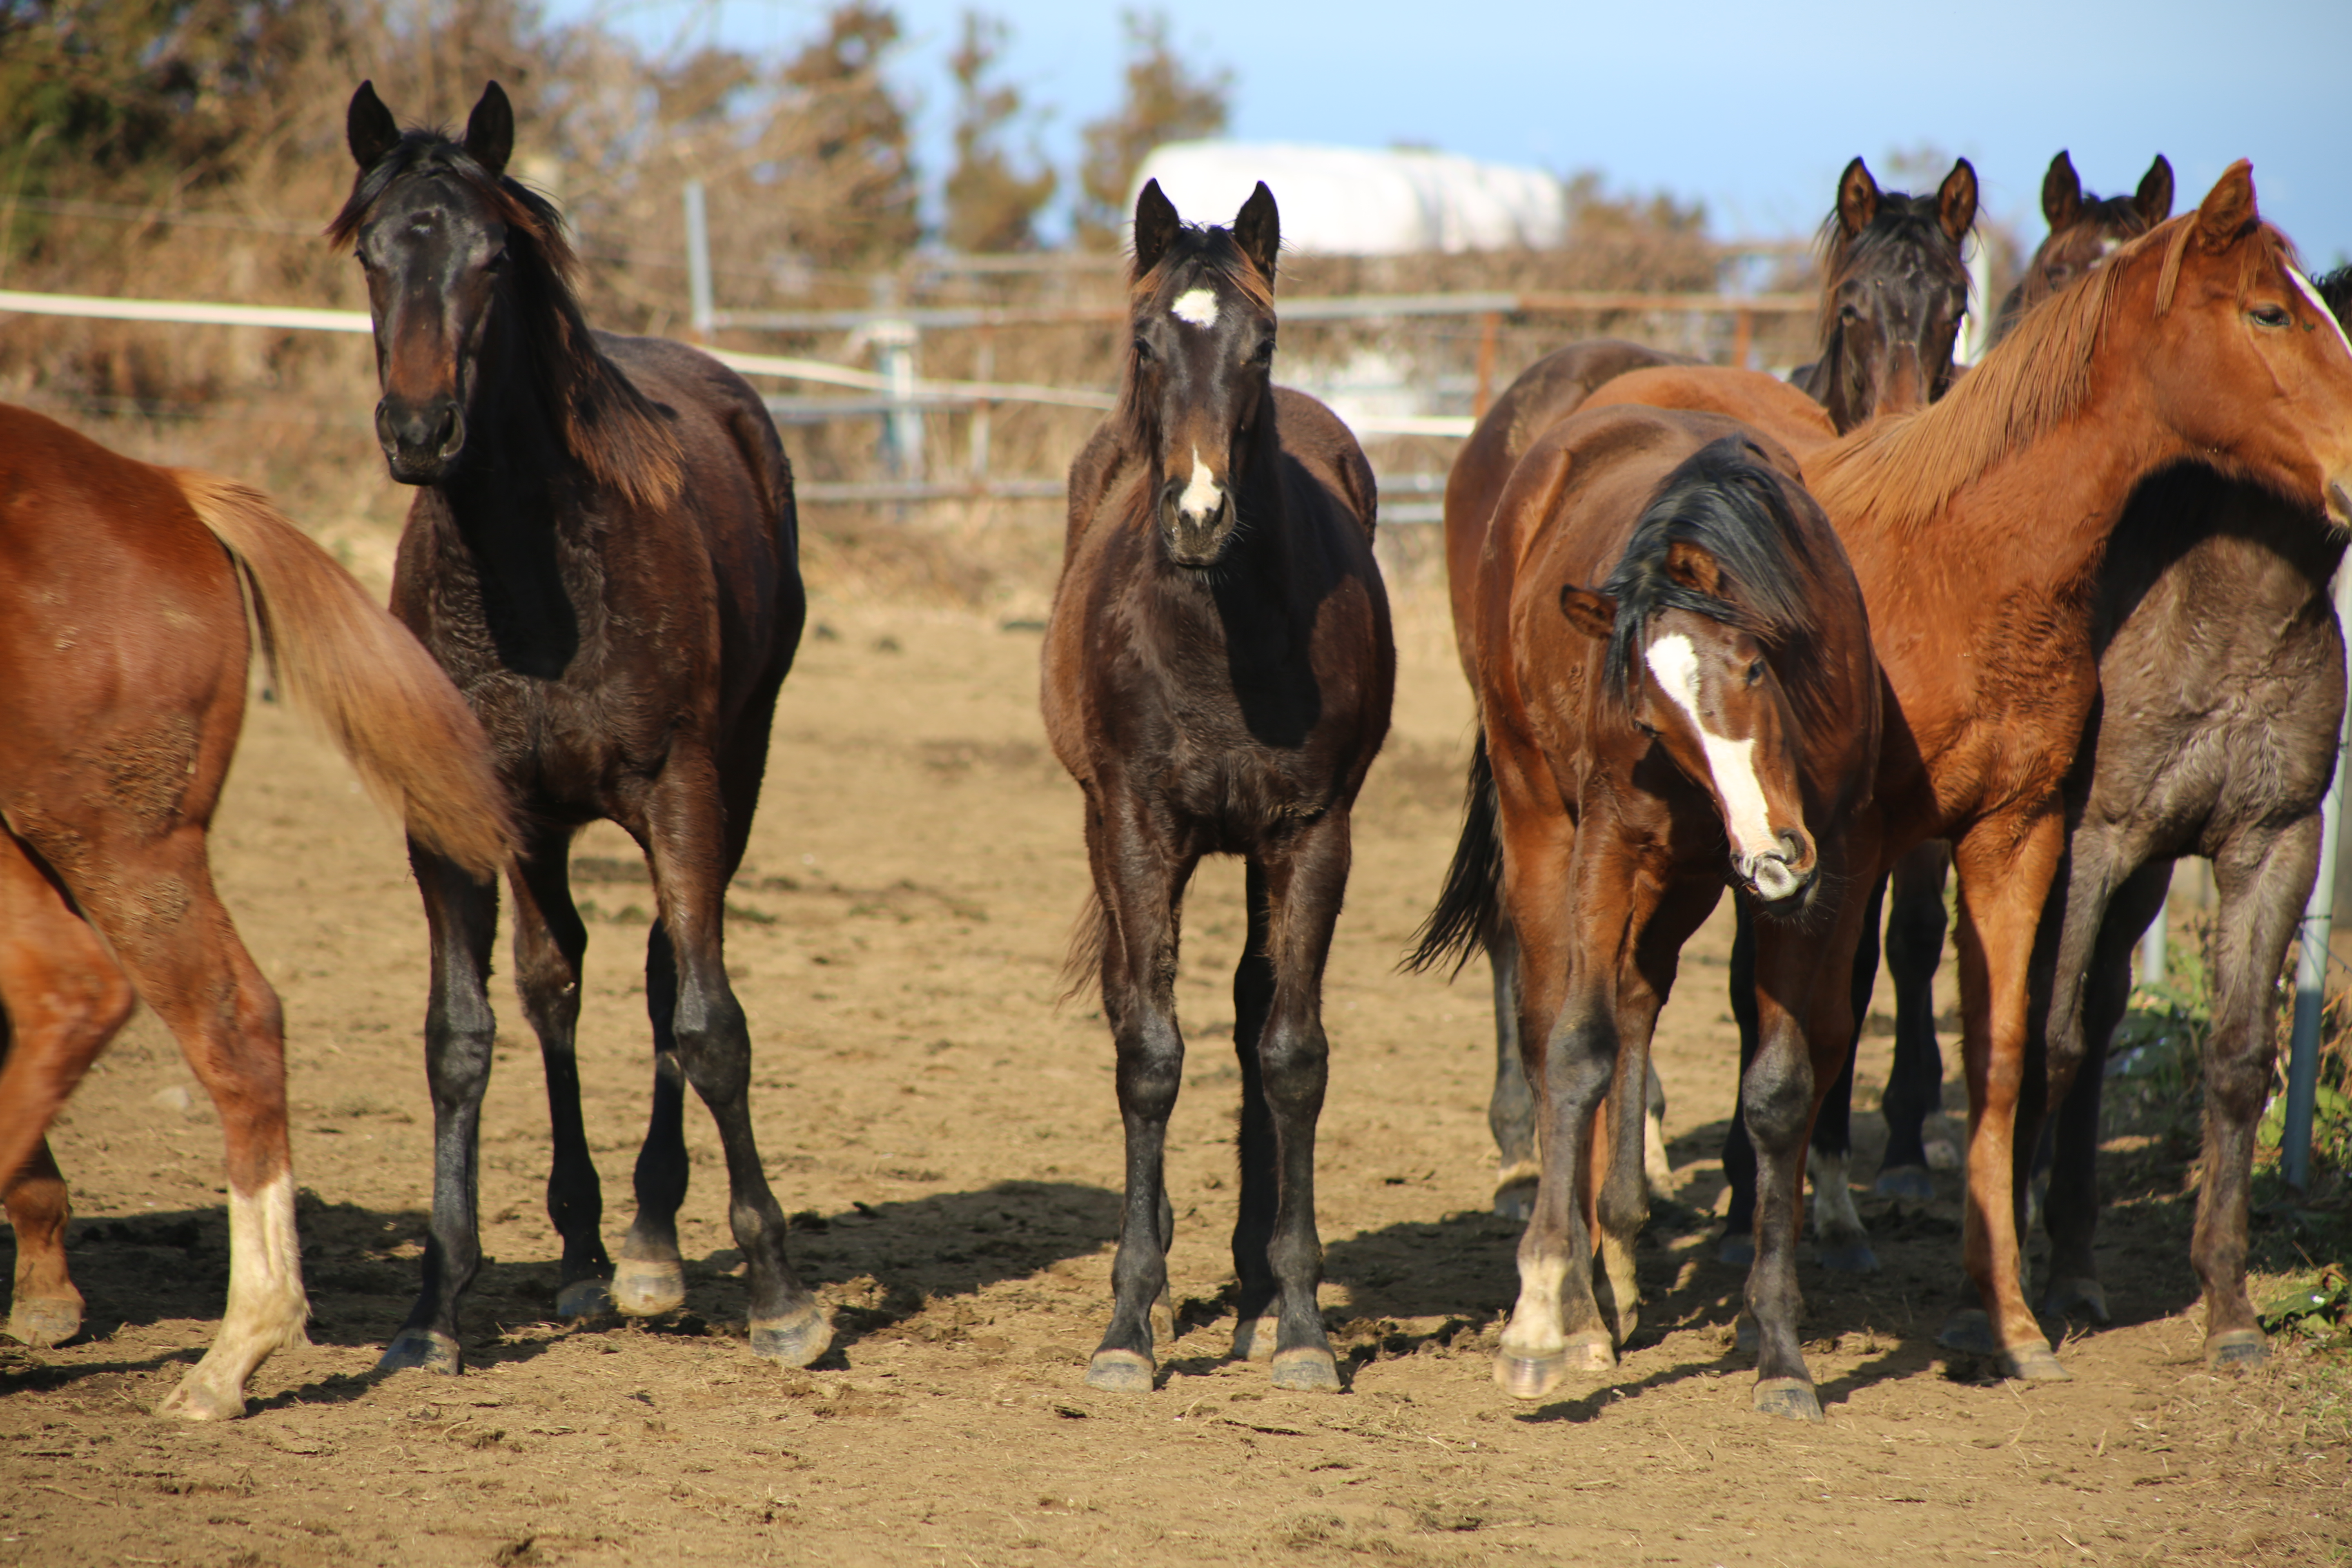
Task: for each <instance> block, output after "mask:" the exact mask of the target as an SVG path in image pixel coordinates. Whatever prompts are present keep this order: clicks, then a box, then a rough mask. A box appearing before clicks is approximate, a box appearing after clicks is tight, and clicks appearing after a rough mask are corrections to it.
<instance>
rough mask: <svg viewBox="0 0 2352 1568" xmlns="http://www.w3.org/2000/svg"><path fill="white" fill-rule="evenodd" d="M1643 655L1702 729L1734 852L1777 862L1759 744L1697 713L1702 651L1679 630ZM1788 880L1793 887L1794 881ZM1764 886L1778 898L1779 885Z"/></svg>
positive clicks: (1761, 862) (1745, 860)
mask: <svg viewBox="0 0 2352 1568" xmlns="http://www.w3.org/2000/svg"><path fill="white" fill-rule="evenodd" d="M1645 658H1647V659H1648V661H1649V666H1650V670H1651V672H1652V673H1653V674H1654V675H1655V676H1656V677H1657V678H1658V684H1659V685H1660V686H1663V687H1664V688H1665V690H1666V695H1667V696H1669V697H1671V698H1673V699H1674V700H1675V705H1676V706H1678V707H1679V708H1681V709H1682V710H1683V711H1684V712H1685V713H1687V714H1689V715H1690V721H1691V727H1692V728H1693V729H1695V730H1696V731H1698V738H1699V743H1700V744H1701V745H1702V746H1704V747H1706V767H1707V772H1708V773H1710V774H1712V775H1713V776H1714V779H1715V793H1716V795H1717V798H1718V799H1720V800H1721V801H1722V803H1723V816H1724V823H1723V825H1724V827H1725V829H1726V830H1727V832H1728V833H1729V834H1730V835H1731V852H1732V853H1733V854H1734V855H1736V856H1738V858H1739V863H1740V865H1741V867H1743V868H1746V867H1748V866H1751V865H1758V866H1765V867H1769V866H1770V865H1773V864H1777V863H1778V860H1779V857H1780V853H1781V849H1780V839H1779V838H1778V837H1776V836H1775V835H1774V834H1773V832H1772V813H1771V809H1770V807H1769V806H1767V805H1765V804H1764V786H1763V785H1762V784H1759V782H1758V781H1757V777H1756V742H1754V741H1727V740H1726V739H1724V738H1723V737H1722V736H1720V735H1718V734H1716V733H1715V732H1714V731H1711V730H1709V729H1708V728H1707V727H1706V721H1705V720H1703V719H1701V718H1700V717H1699V712H1698V650H1697V649H1696V648H1695V647H1692V646H1691V640H1690V638H1688V637H1685V636H1683V635H1682V634H1681V633H1679V632H1676V633H1675V634H1674V635H1673V636H1671V637H1660V638H1659V639H1658V640H1657V641H1655V642H1654V643H1652V644H1651V645H1650V648H1649V652H1648V654H1647V655H1646V656H1645ZM1768 857H1769V858H1768ZM1784 870H1785V868H1784ZM1750 874H1751V875H1753V874H1754V873H1752V872H1751V873H1750ZM1790 883H1791V886H1793V884H1794V879H1793V878H1791V879H1790ZM1763 890H1764V891H1766V892H1767V893H1772V894H1775V896H1778V894H1777V890H1776V889H1763Z"/></svg>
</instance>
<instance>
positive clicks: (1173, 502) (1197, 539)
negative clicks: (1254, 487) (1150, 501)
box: [1160, 479, 1234, 567]
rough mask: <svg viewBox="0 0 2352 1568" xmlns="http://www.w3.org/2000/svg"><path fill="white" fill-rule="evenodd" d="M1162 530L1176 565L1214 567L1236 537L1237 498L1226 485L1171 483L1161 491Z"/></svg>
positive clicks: (1161, 488) (1169, 553)
mask: <svg viewBox="0 0 2352 1568" xmlns="http://www.w3.org/2000/svg"><path fill="white" fill-rule="evenodd" d="M1204 491H1205V492H1207V493H1205V494H1204V493H1202V492H1204ZM1160 532H1161V534H1162V536H1163V537H1164V538H1165V539H1166V540H1167V542H1168V558H1169V559H1170V560H1171V561H1173V562H1174V563H1176V564H1177V565H1179V566H1190V567H1202V566H1214V565H1215V564H1216V563H1218V561H1220V560H1221V559H1223V556H1224V553H1225V546H1226V545H1227V544H1228V543H1229V542H1231V541H1232V539H1233V536H1234V498H1233V497H1232V496H1231V495H1230V494H1228V493H1227V491H1226V490H1225V488H1224V487H1223V485H1204V484H1202V482H1201V481H1200V480H1199V479H1194V480H1192V482H1191V483H1190V484H1184V483H1180V482H1179V481H1177V480H1175V479H1171V480H1169V481H1168V483H1167V484H1165V485H1163V486H1161V487H1160Z"/></svg>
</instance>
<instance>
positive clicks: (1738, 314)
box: [1731, 305, 1756, 370]
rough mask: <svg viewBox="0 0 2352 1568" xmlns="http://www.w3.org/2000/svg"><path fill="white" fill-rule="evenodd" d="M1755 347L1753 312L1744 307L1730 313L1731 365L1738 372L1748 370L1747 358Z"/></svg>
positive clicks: (1754, 318) (1754, 319) (1754, 317)
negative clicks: (1738, 370)
mask: <svg viewBox="0 0 2352 1568" xmlns="http://www.w3.org/2000/svg"><path fill="white" fill-rule="evenodd" d="M1755 346H1756V316H1755V312H1753V311H1752V310H1748V307H1747V306H1745V305H1742V306H1740V307H1739V309H1738V310H1734V311H1732V312H1731V363H1732V364H1733V365H1734V366H1736V367H1737V368H1738V369H1740V370H1746V369H1747V368H1748V354H1749V353H1750V352H1751V351H1753V350H1754V348H1755Z"/></svg>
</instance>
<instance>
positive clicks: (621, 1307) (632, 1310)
mask: <svg viewBox="0 0 2352 1568" xmlns="http://www.w3.org/2000/svg"><path fill="white" fill-rule="evenodd" d="M685 1305H686V1269H685V1267H684V1266H683V1265H681V1264H677V1263H640V1262H637V1261H635V1259H633V1258H623V1259H621V1267H620V1268H617V1269H615V1270H614V1274H613V1306H614V1310H616V1311H619V1312H621V1313H622V1314H624V1315H625V1316H627V1317H631V1318H656V1317H659V1316H660V1315H661V1314H662V1313H664V1312H674V1311H676V1310H677V1309H679V1308H680V1307H683V1306H685Z"/></svg>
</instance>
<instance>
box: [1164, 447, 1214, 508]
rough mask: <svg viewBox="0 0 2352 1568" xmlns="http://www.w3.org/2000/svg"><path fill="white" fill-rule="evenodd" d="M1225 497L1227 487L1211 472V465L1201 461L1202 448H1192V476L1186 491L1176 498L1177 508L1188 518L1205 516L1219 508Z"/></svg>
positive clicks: (1185, 487)
mask: <svg viewBox="0 0 2352 1568" xmlns="http://www.w3.org/2000/svg"><path fill="white" fill-rule="evenodd" d="M1224 498H1225V489H1224V487H1223V485H1220V484H1219V483H1217V479H1216V476H1215V475H1213V474H1212V473H1210V472H1209V465H1208V464H1206V463H1204V462H1202V461H1201V448H1200V447H1193V448H1192V479H1191V480H1190V481H1188V482H1187V483H1186V484H1185V486H1184V491H1183V493H1182V494H1181V495H1179V496H1178V497H1177V498H1176V510H1178V511H1179V512H1181V513H1182V514H1183V515H1184V516H1186V517H1188V518H1203V517H1206V516H1208V515H1209V514H1210V513H1211V512H1213V511H1214V510H1217V503H1218V502H1219V501H1221V500H1224Z"/></svg>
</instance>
